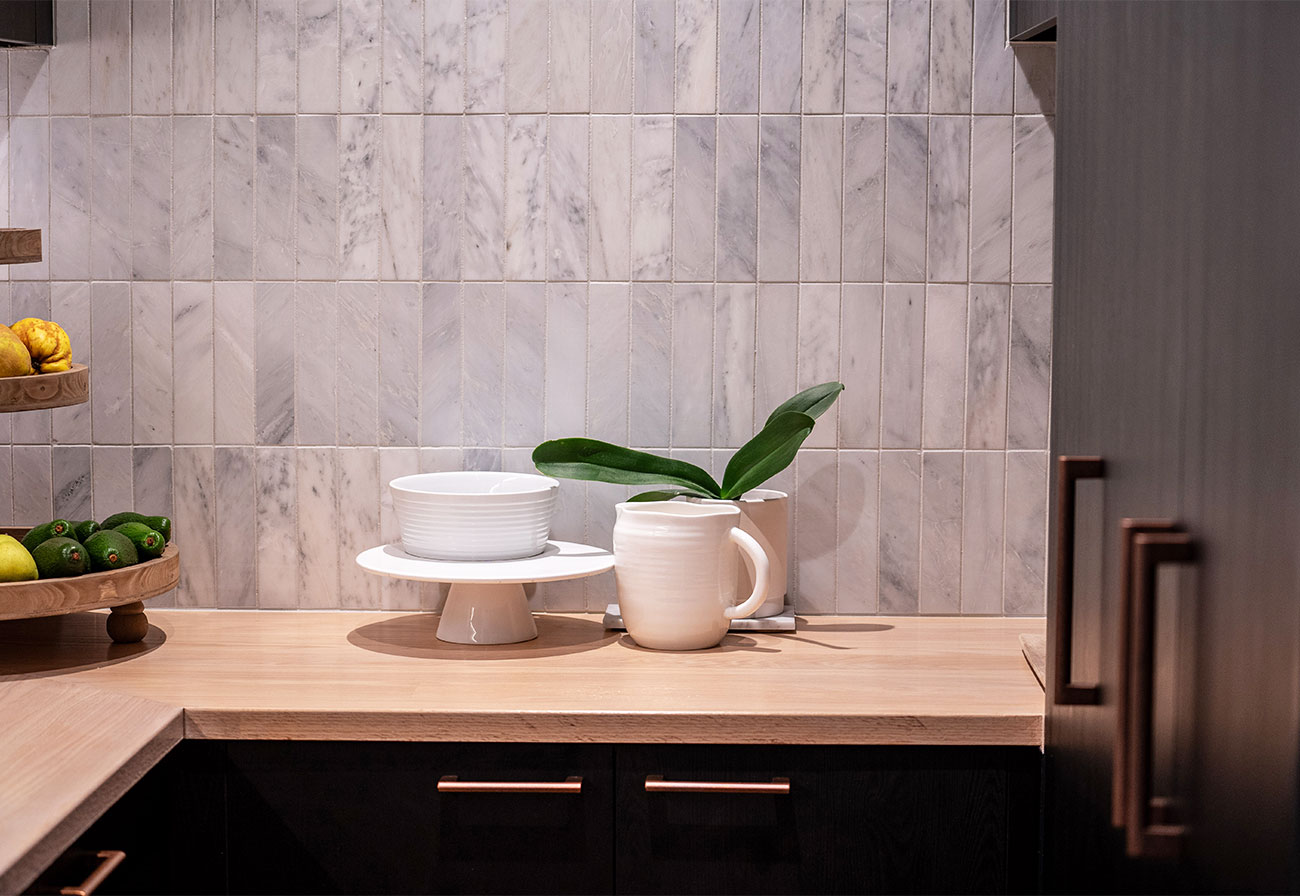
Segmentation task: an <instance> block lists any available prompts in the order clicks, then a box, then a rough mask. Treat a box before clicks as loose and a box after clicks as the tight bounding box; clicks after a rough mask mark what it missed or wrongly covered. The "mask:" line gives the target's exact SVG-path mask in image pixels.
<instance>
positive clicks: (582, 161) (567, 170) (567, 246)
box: [546, 115, 590, 281]
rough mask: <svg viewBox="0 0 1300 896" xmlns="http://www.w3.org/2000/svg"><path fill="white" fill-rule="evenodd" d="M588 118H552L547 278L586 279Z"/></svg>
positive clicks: (588, 203)
mask: <svg viewBox="0 0 1300 896" xmlns="http://www.w3.org/2000/svg"><path fill="white" fill-rule="evenodd" d="M587 125H588V119H587V118H586V117H579V116H572V117H570V116H558V115H553V116H551V118H550V133H549V136H548V145H549V148H550V154H549V157H548V159H549V163H548V172H547V173H548V181H549V184H548V190H547V200H546V203H547V207H546V230H547V253H546V255H547V274H546V276H547V279H549V280H553V281H554V280H585V279H587V245H588V241H589V239H588V233H587V215H588V207H589V206H590V197H589V195H588V176H589V175H588V172H589V170H590V166H589V165H588V158H587V147H588V142H589V139H590V138H589V135H588V133H587Z"/></svg>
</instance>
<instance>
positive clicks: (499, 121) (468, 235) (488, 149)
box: [461, 115, 506, 280]
mask: <svg viewBox="0 0 1300 896" xmlns="http://www.w3.org/2000/svg"><path fill="white" fill-rule="evenodd" d="M464 162H465V198H464V214H465V223H464V228H463V229H464V235H463V237H462V240H463V242H462V244H461V272H462V273H461V276H462V277H464V278H465V279H466V280H499V279H501V277H502V275H503V273H504V271H505V167H506V119H505V117H504V116H498V115H493V116H483V115H475V116H472V117H468V118H466V119H465V150H464Z"/></svg>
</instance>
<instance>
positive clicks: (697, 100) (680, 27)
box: [673, 0, 718, 113]
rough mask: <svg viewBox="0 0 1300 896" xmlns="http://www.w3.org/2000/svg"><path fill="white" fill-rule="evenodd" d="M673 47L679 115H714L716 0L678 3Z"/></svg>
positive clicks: (716, 72) (715, 98)
mask: <svg viewBox="0 0 1300 896" xmlns="http://www.w3.org/2000/svg"><path fill="white" fill-rule="evenodd" d="M675 16H676V20H677V21H676V27H675V31H674V43H675V46H676V52H675V58H676V79H675V80H676V84H675V87H674V102H673V107H674V109H675V110H676V111H677V112H678V113H683V112H688V113H689V112H702V113H713V112H716V111H717V108H718V101H717V94H718V0H677V3H676V9H675Z"/></svg>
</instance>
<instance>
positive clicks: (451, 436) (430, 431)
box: [420, 283, 464, 445]
mask: <svg viewBox="0 0 1300 896" xmlns="http://www.w3.org/2000/svg"><path fill="white" fill-rule="evenodd" d="M460 289H461V288H460V286H459V285H458V284H456V283H426V284H424V307H423V310H422V315H421V321H420V325H421V330H420V335H421V342H420V390H421V394H420V403H421V417H420V444H421V445H460V444H461V370H462V368H461V354H462V349H461V344H462V341H463V338H464V337H463V330H462V325H461V301H460Z"/></svg>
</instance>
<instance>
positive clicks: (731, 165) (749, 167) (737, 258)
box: [717, 115, 758, 281]
mask: <svg viewBox="0 0 1300 896" xmlns="http://www.w3.org/2000/svg"><path fill="white" fill-rule="evenodd" d="M717 179H718V198H717V217H718V236H717V277H718V279H719V280H721V281H727V280H753V279H754V278H755V277H756V276H757V274H758V119H757V118H756V117H754V116H733V115H725V116H719V118H718V172H717Z"/></svg>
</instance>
